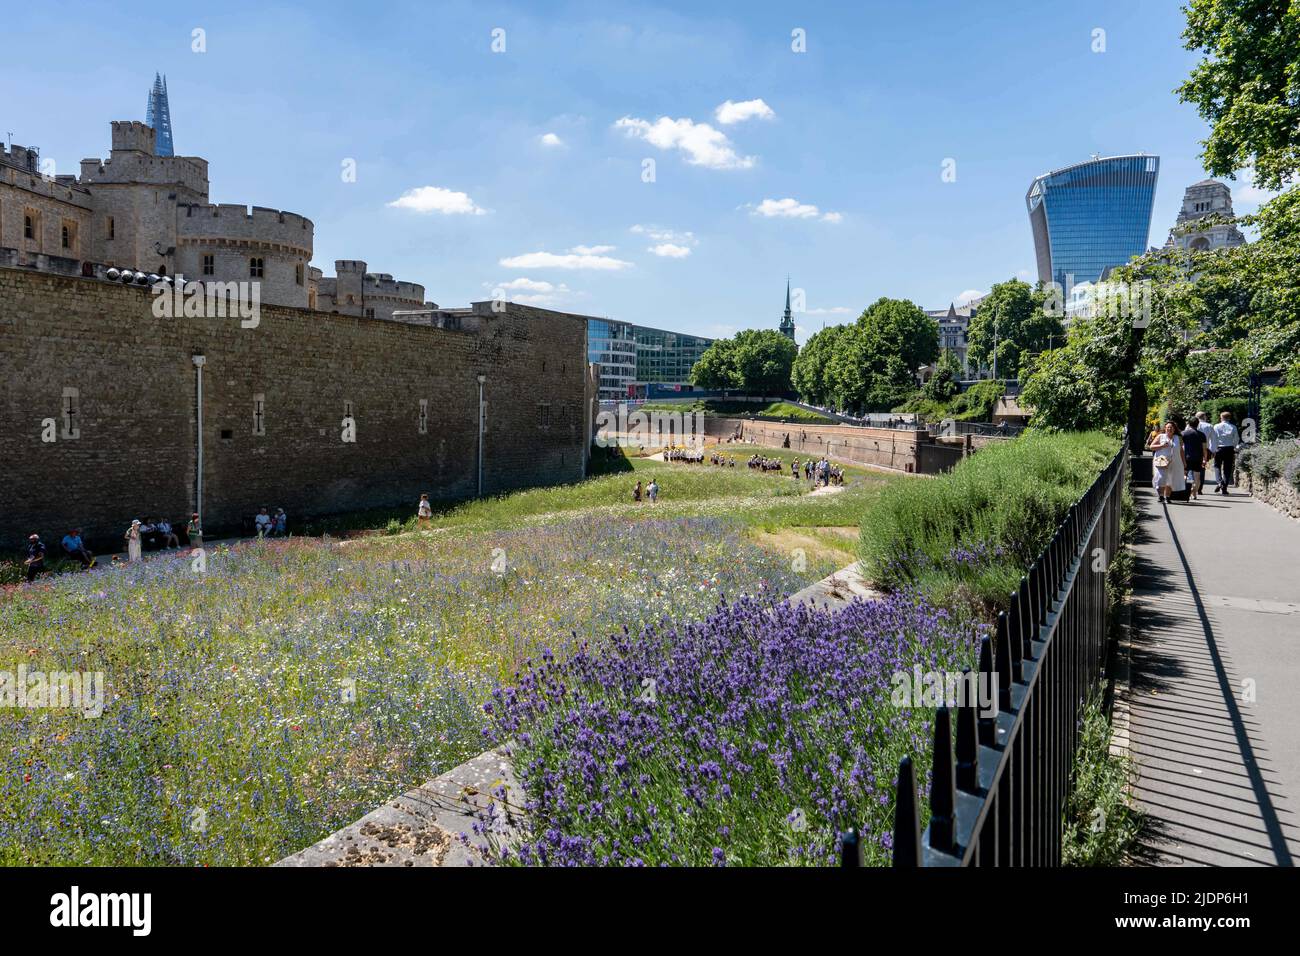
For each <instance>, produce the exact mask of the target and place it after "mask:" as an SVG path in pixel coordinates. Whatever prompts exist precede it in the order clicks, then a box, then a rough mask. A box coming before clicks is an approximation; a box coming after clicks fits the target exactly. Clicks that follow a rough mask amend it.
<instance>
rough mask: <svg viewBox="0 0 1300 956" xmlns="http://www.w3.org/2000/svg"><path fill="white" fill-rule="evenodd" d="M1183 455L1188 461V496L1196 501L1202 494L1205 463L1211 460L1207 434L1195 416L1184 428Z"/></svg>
mask: <svg viewBox="0 0 1300 956" xmlns="http://www.w3.org/2000/svg"><path fill="white" fill-rule="evenodd" d="M1182 439H1183V455H1184V458H1185V460H1186V462H1187V492H1188V497H1189V498H1190V499H1191V500H1192V501H1195V500H1196V499H1197V498H1199V497H1200V496H1201V483H1202V481H1203V480H1204V478H1205V463H1206V462H1207V461H1209V460H1210V452H1209V449H1208V448H1206V446H1205V435H1203V434H1202V433H1201V430H1200V428H1198V427H1197V419H1196V417H1195V416H1193V418H1192V420H1191V421H1189V422H1188V423H1187V427H1186V428H1184V429H1183V434H1182Z"/></svg>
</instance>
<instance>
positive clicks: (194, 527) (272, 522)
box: [23, 496, 427, 582]
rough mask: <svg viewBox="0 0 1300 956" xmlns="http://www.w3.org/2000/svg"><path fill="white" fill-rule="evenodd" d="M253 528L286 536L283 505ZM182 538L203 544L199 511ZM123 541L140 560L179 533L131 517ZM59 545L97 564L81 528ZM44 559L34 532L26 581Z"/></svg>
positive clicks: (85, 566)
mask: <svg viewBox="0 0 1300 956" xmlns="http://www.w3.org/2000/svg"><path fill="white" fill-rule="evenodd" d="M426 497H427V496H426ZM253 530H254V531H255V532H256V534H257V537H258V538H267V537H273V538H279V537H285V536H287V535H288V533H289V516H288V515H287V514H286V513H285V511H284V509H283V508H276V509H275V514H274V515H272V514H271V513H270V512H269V511H268V509H266V508H261V509H260V510H259V511H258V513H257V515H256V516H255V517H254V518H253ZM185 538H186V542H187V545H188V547H191V548H199V547H202V546H203V529H202V527H200V525H199V515H198V512H195V513H194V514H192V515H191V516H190V520H189V523H188V524H186V526H185ZM122 540H123V542H124V543H125V545H126V560H127V563H133V562H136V561H141V560H143V559H144V552H145V551H146V550H149V551H166V550H170V549H174V548H179V547H180V546H181V541H180V536H179V535H178V534H177V533H176V529H175V528H174V527H173V525H172V523H171V522H170V521H168V520H167V519H166V518H158V517H147V518H145V519H144V520H143V521H142V520H140V519H139V518H133V519H132V520H131V524H130V526H129V527H128V528H127V529H126V531H125V532H123V534H122ZM59 545H60V547H61V548H62V550H63V554H64V555H65V556H66V557H67V558H68V559H69V560H72V561H76V562H78V563H79V564H80V565H81V567H82V570H85V571H89V570H90V569H91V568H93V567H95V566H96V565H97V564H98V563H99V559H98V558H96V557H95V555H94V554H92V553H91V551H90V549H89V548H88V547H86V542H85V539H84V538H82V536H81V529H80V528H72V529H70V530H69V531H68V533H67V534H65V535H64V536H63V539H62V540H61V541H60V542H59ZM46 558H47V553H46V549H45V543H44V542H43V541H42V540H41V536H40V535H39V534H36V533H33V534H31V535H28V537H27V557H26V559H25V560H24V561H23V569H24V574H25V577H26V579H27V581H28V582H31V581H34V580H36V577H37V575H39V574H40V573H41V572H42V571H44V570H45V561H46ZM112 563H113V564H118V563H119V560H118V556H117V555H113V557H112Z"/></svg>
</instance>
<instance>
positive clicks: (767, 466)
mask: <svg viewBox="0 0 1300 956" xmlns="http://www.w3.org/2000/svg"><path fill="white" fill-rule="evenodd" d="M749 467H750V468H755V469H757V470H758V471H780V470H781V469H782V468H783V467H784V466H783V465H782V464H781V459H780V458H768V457H766V456H765V455H751V456H750V458H749Z"/></svg>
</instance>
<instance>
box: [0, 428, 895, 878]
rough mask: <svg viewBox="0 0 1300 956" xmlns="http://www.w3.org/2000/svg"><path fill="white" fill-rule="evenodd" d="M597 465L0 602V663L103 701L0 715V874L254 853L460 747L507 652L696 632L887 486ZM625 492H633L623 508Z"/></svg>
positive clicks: (418, 777)
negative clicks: (334, 531) (653, 631)
mask: <svg viewBox="0 0 1300 956" xmlns="http://www.w3.org/2000/svg"><path fill="white" fill-rule="evenodd" d="M735 447H736V450H737V452H740V451H744V452H745V453H746V455H748V454H752V453H753V452H754V451H755V450H756V449H755V448H754V447H753V446H735ZM771 453H772V454H777V453H776V452H771ZM611 466H613V467H617V468H619V469H626V470H618V471H615V472H613V473H611V474H606V475H602V476H598V477H594V478H591V479H588V480H586V481H582V482H577V483H574V484H571V485H563V486H556V487H550V488H538V489H533V490H529V491H521V492H517V493H514V494H510V495H504V496H501V497H497V498H490V499H485V500H480V501H473V502H467V503H464V504H460V505H456V506H454V507H448V508H446V509H444V510H443V511H441V512H439V513H438V514H437V515H436V516H435V518H434V519H433V521H432V523H431V527H430V528H428V529H419V530H413V531H410V532H403V529H407V528H414V526H415V523H414V521H413V520H412V519H411V518H410V516H409V514H393V513H389V512H368V513H365V514H362V515H352V516H343V517H342V518H339V519H334V525H333V526H334V527H335V528H367V527H369V528H370V529H372V530H383V529H385V528H386V522H387V521H389V520H392V521H393V522H395V523H396V526H395V528H394V529H393V530H396V531H398V532H402V533H398V534H395V535H383V534H379V535H374V536H365V537H359V538H356V539H353V540H337V539H333V540H330V541H323V540H321V539H317V538H306V537H301V536H300V537H297V538H293V539H290V540H287V541H266V542H256V541H247V542H243V543H241V544H239V545H237V546H235V547H233V548H229V547H218V548H214V549H211V550H210V552H209V554H208V558H207V567H206V569H205V570H203V571H201V572H200V571H195V569H194V567H193V565H192V564H191V562H190V560H189V557H188V555H185V554H176V553H172V554H163V555H149V556H147V560H146V561H145V562H143V563H141V564H137V565H132V566H129V567H120V568H101V569H99V570H96V571H94V572H91V573H88V574H65V575H58V576H54V575H50V576H47V577H45V578H43V579H42V581H41V582H40V583H38V584H37V585H36V586H35V587H30V588H28V587H10V588H6V589H2V590H0V669H8V670H13V669H14V666H15V664H16V663H17V662H23V663H25V664H27V666H28V667H29V668H31V669H40V670H45V671H51V670H70V671H92V672H93V671H102V672H103V673H104V674H105V681H106V684H107V690H108V700H109V705H108V707H107V708H106V710H105V712H104V715H103V716H102V717H100V718H98V719H85V718H83V717H81V716H80V715H76V714H71V713H67V712H63V711H48V710H28V709H15V708H8V709H4V710H0V753H4V754H5V755H6V767H7V768H8V769H7V771H6V772H5V773H4V774H0V864H6V863H8V864H25V865H32V864H87V865H133V864H154V865H158V864H164V865H203V864H211V865H223V864H231V865H250V864H253V865H260V864H264V863H268V862H272V861H274V860H275V859H278V858H279V857H281V856H284V855H286V854H288V853H290V852H293V851H294V850H297V849H300V848H301V847H303V846H306V845H308V844H310V843H312V842H314V841H315V840H317V839H319V838H321V837H322V836H324V835H325V834H327V833H328V832H330V831H331V830H333V829H336V828H337V827H339V826H342V825H344V824H346V823H348V822H351V821H352V820H355V819H356V818H357V817H359V816H361V815H362V814H364V813H365V812H367V811H369V810H370V809H373V807H375V806H377V805H379V804H380V803H382V802H383V801H384V800H386V799H389V798H390V797H392V796H393V795H394V794H397V793H401V792H403V791H404V790H407V789H409V788H411V787H413V786H415V785H417V784H419V783H422V782H424V781H425V780H427V779H429V778H430V777H432V776H435V775H436V774H438V773H440V772H442V771H444V770H446V769H448V768H449V767H451V766H453V765H455V764H456V763H459V762H461V761H463V760H465V759H466V758H468V757H469V756H472V755H473V754H476V753H478V752H480V751H481V750H483V749H484V747H485V745H486V743H488V741H485V739H484V738H483V737H482V736H481V735H480V730H481V713H480V711H479V705H480V704H481V703H482V702H483V700H484V697H485V694H486V693H487V692H488V690H489V689H490V687H491V686H492V685H493V683H494V682H495V681H496V680H498V679H503V678H505V677H508V676H509V675H510V674H512V673H513V672H514V670H515V668H517V667H518V666H519V665H520V664H521V662H522V661H523V660H525V659H526V658H528V657H535V656H537V655H538V654H540V653H541V652H542V650H543V649H549V650H552V651H554V652H556V653H557V654H560V655H563V654H564V653H566V651H567V649H568V648H570V647H571V646H572V645H573V643H574V641H575V640H590V641H592V642H593V643H595V644H597V645H598V644H599V643H600V642H602V641H604V640H605V639H607V637H608V635H610V634H611V633H616V632H618V631H619V630H620V629H621V628H622V627H623V626H627V627H628V628H629V629H631V630H632V632H633V633H636V632H638V631H639V630H640V629H641V628H642V627H644V626H646V625H648V624H652V623H656V622H659V621H661V620H663V619H671V620H673V621H683V622H685V621H690V620H695V619H699V618H701V617H703V616H705V615H706V614H708V613H709V612H710V611H712V610H713V609H714V608H716V606H717V603H718V600H719V598H720V597H722V596H724V595H725V596H726V597H727V598H728V599H734V598H736V597H738V596H740V595H745V594H748V595H753V596H756V597H758V598H760V599H761V600H763V601H776V600H778V599H779V598H780V597H781V596H783V595H785V594H789V593H792V592H793V591H794V590H797V589H798V588H800V587H802V586H803V585H805V584H808V583H811V582H812V581H815V580H818V579H819V578H821V577H823V576H825V575H826V574H829V573H830V572H831V571H834V570H836V569H837V568H838V567H840V566H842V564H843V563H844V562H843V561H842V560H840V557H841V555H839V554H837V553H834V552H833V550H832V549H830V548H827V549H825V550H823V551H819V550H809V554H808V560H807V562H806V564H796V563H793V562H792V561H791V549H792V548H793V547H794V546H796V544H795V542H796V540H798V541H802V540H803V539H804V538H806V537H809V536H813V537H815V536H816V535H818V534H819V533H820V532H819V530H818V529H819V528H822V527H833V526H844V525H855V524H857V523H858V522H859V521H861V520H862V518H863V516H864V514H865V513H866V512H867V510H868V509H869V508H870V507H871V506H872V504H873V503H874V502H875V500H876V499H877V497H878V495H879V494H880V492H881V489H882V488H885V487H887V486H888V485H889V484H890V483H891V482H894V481H906V480H909V479H906V478H902V477H897V478H896V477H893V476H887V475H878V474H871V473H862V474H860V475H854V476H853V478H852V483H851V484H850V486H849V487H848V488H846V490H845V491H843V492H841V493H838V494H834V495H818V496H810V495H809V494H808V493H807V484H806V483H805V482H794V481H792V480H791V479H790V478H789V477H788V475H776V474H767V475H764V474H761V473H758V472H751V471H750V470H749V469H748V468H745V467H744V466H743V464H738V465H737V467H736V468H735V469H730V468H728V469H721V468H716V467H713V466H710V465H681V464H665V463H663V462H657V461H651V460H649V459H646V458H630V459H629V458H627V457H626V456H623V455H620V456H619V459H617V460H615V461H614V462H611ZM650 477H655V478H656V479H657V480H658V481H659V483H660V485H661V487H662V489H663V491H662V496H661V499H660V501H659V503H658V504H657V505H650V504H648V503H645V502H643V503H641V504H636V503H633V502H632V500H631V488H632V484H633V483H634V482H635V481H636V479H637V478H640V479H641V480H643V481H648V480H649V478H650ZM367 522H373V523H372V524H367ZM790 529H800V530H799V532H798V534H797V535H793V536H792V535H790V534H786V532H789V531H790ZM805 531H806V532H807V533H806V534H805ZM765 533H772V535H771V537H770V538H765V537H764V535H765ZM827 540H828V541H832V540H833V539H830V538H828V539H827ZM840 544H841V546H842V545H843V541H841V542H840ZM797 546H802V545H801V544H800V545H797ZM498 559H499V560H500V568H501V570H500V571H498V570H496V569H495V566H496V564H497V562H498ZM347 688H352V690H353V691H354V695H353V697H352V698H348V697H345V696H343V695H342V694H341V691H343V690H345V689H347ZM199 821H202V826H199Z"/></svg>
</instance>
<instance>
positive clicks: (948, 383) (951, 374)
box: [922, 351, 961, 402]
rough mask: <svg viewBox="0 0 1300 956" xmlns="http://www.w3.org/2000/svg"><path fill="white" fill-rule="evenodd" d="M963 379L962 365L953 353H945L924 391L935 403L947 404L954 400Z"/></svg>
mask: <svg viewBox="0 0 1300 956" xmlns="http://www.w3.org/2000/svg"><path fill="white" fill-rule="evenodd" d="M960 378H961V364H960V363H959V362H958V361H957V359H956V357H955V356H954V355H953V354H952V352H949V351H945V352H944V353H943V355H941V356H940V357H939V365H938V367H937V368H935V370H934V374H933V375H931V376H930V380H929V381H928V382H926V383H925V387H924V388H923V389H922V391H923V392H925V397H926V398H928V399H930V400H931V401H934V402H947V401H950V400H951V399H952V398H954V397H955V396H956V395H957V393H958V392H959V391H961V385H960V384H958V382H959V379H960Z"/></svg>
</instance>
